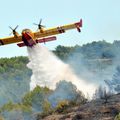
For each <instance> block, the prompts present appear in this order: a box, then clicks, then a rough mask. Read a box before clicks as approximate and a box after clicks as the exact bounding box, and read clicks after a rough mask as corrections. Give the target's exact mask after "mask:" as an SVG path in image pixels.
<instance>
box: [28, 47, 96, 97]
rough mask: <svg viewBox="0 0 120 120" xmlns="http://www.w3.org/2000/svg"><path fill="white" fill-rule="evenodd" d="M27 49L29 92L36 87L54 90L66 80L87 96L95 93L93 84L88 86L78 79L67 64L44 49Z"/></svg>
mask: <svg viewBox="0 0 120 120" xmlns="http://www.w3.org/2000/svg"><path fill="white" fill-rule="evenodd" d="M27 49H28V55H29V60H30V62H29V63H28V65H27V66H28V68H30V69H32V72H33V75H32V77H31V82H30V89H31V90H33V89H34V88H35V87H36V85H39V86H47V87H49V88H50V89H55V87H56V83H58V82H59V81H61V80H66V81H69V82H72V84H74V85H75V86H76V87H77V89H78V90H80V91H82V92H83V93H84V94H85V95H87V94H89V96H92V95H93V93H94V92H95V89H96V88H97V87H96V86H95V85H94V84H88V83H87V82H85V81H84V80H82V79H80V78H78V77H77V76H76V75H75V74H74V72H73V70H72V69H71V68H70V66H69V65H68V64H65V63H63V62H62V61H61V60H60V59H58V58H57V57H56V56H55V55H54V54H53V53H52V52H50V51H49V50H48V49H47V48H46V47H43V46H39V45H36V46H34V47H32V48H29V47H28V48H27Z"/></svg>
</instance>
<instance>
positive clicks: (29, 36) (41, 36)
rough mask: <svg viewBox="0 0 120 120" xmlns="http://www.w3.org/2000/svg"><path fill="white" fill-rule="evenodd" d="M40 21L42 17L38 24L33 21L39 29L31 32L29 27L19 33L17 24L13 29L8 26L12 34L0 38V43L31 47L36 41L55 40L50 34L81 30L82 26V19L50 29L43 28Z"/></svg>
mask: <svg viewBox="0 0 120 120" xmlns="http://www.w3.org/2000/svg"><path fill="white" fill-rule="evenodd" d="M41 22H42V19H41V20H40V22H39V24H36V23H34V24H35V25H37V26H38V30H39V31H37V32H32V31H31V30H30V29H24V30H23V31H22V33H21V35H19V34H18V32H16V29H17V28H18V25H17V26H16V28H15V29H12V28H11V27H10V29H11V30H12V33H11V34H13V35H14V36H12V37H6V38H1V39H0V45H6V44H12V43H17V45H18V46H19V47H23V46H28V47H33V46H34V45H36V44H37V43H45V42H48V41H53V40H56V36H52V35H56V34H61V33H65V31H66V30H70V29H75V28H76V29H77V30H78V32H81V29H80V28H81V27H82V19H81V20H80V21H79V22H76V23H73V24H68V25H63V26H59V27H55V28H50V29H44V28H45V26H44V25H41ZM47 36H49V37H47Z"/></svg>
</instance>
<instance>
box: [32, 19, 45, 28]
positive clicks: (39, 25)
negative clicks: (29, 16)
mask: <svg viewBox="0 0 120 120" xmlns="http://www.w3.org/2000/svg"><path fill="white" fill-rule="evenodd" d="M41 23H42V19H40V22H39V24H36V23H33V24H34V25H37V26H38V29H39V30H41V29H42V28H45V26H44V25H42V24H41ZM38 29H37V30H38Z"/></svg>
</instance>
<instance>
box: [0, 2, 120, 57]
mask: <svg viewBox="0 0 120 120" xmlns="http://www.w3.org/2000/svg"><path fill="white" fill-rule="evenodd" d="M119 12H120V0H19V1H18V0H3V1H2V0H1V1H0V15H1V19H0V37H1V38H2V37H7V36H9V33H10V32H11V30H10V29H9V28H8V26H12V27H13V28H14V27H15V26H16V25H19V28H18V32H19V33H21V31H22V29H24V28H30V29H31V30H33V31H36V29H37V28H36V26H34V25H33V23H34V22H39V19H40V18H42V19H43V24H44V25H45V26H46V27H47V28H49V27H55V26H59V25H64V24H69V23H73V22H77V21H79V20H80V18H82V19H83V28H82V32H81V33H78V32H76V30H71V31H68V32H66V33H65V34H62V35H58V36H57V39H58V41H55V42H49V43H47V44H46V45H45V46H46V47H48V48H49V49H54V48H55V47H56V46H57V45H67V46H73V45H76V44H78V45H82V44H85V43H88V42H91V41H98V40H103V39H105V40H107V41H108V42H113V41H114V40H119V39H120V14H119ZM41 45H43V44H41ZM19 55H27V52H26V47H24V48H19V47H17V45H16V44H13V45H6V46H3V47H2V46H0V57H11V56H19Z"/></svg>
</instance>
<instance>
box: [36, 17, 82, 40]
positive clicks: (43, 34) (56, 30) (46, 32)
mask: <svg viewBox="0 0 120 120" xmlns="http://www.w3.org/2000/svg"><path fill="white" fill-rule="evenodd" d="M80 27H82V19H81V20H80V22H76V23H73V24H68V25H63V26H59V27H55V28H50V29H46V30H43V31H42V32H40V31H39V32H34V37H35V38H41V37H46V36H51V35H56V34H61V33H64V32H65V31H66V30H70V29H75V28H76V29H77V30H78V32H81V30H80Z"/></svg>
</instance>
